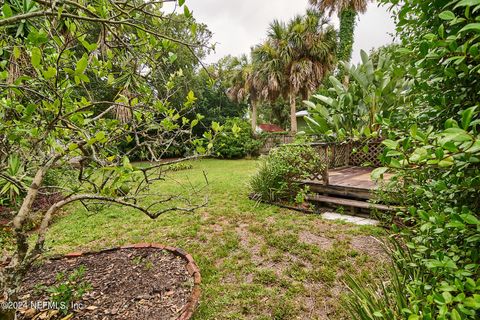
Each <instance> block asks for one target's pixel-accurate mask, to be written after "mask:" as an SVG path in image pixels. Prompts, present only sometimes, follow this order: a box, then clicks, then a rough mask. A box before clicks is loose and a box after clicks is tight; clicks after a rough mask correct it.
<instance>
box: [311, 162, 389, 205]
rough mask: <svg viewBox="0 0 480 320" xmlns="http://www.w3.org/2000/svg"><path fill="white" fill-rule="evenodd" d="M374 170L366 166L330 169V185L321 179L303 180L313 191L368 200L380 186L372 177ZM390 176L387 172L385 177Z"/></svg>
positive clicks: (386, 178)
mask: <svg viewBox="0 0 480 320" xmlns="http://www.w3.org/2000/svg"><path fill="white" fill-rule="evenodd" d="M372 171H373V169H372V168H365V167H344V168H338V169H330V170H329V171H328V177H329V184H328V185H325V184H324V183H323V182H322V181H320V180H304V181H302V182H303V183H304V184H306V185H308V186H310V190H311V191H313V192H317V193H321V194H325V195H334V196H342V197H348V198H353V199H363V200H368V199H370V198H371V193H372V191H374V190H375V189H377V188H378V185H377V183H376V182H374V181H372V179H371V177H370V175H371V173H372ZM389 177H390V175H388V174H385V177H384V178H385V180H388V179H389Z"/></svg>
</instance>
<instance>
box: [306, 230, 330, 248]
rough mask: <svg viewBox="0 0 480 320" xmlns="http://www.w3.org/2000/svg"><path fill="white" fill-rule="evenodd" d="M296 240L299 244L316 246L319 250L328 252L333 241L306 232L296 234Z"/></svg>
mask: <svg viewBox="0 0 480 320" xmlns="http://www.w3.org/2000/svg"><path fill="white" fill-rule="evenodd" d="M298 238H299V240H300V241H301V242H305V243H308V244H312V245H315V246H318V247H319V248H320V249H321V250H330V249H331V248H332V244H333V240H332V239H330V238H327V237H322V236H318V235H315V234H313V233H310V232H308V231H302V232H300V233H299V234H298Z"/></svg>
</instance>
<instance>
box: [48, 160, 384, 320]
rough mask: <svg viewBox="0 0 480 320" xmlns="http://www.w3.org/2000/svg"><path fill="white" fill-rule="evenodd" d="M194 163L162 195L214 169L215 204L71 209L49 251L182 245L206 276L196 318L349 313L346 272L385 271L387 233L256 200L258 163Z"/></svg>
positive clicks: (196, 181)
mask: <svg viewBox="0 0 480 320" xmlns="http://www.w3.org/2000/svg"><path fill="white" fill-rule="evenodd" d="M192 164H193V168H192V169H189V170H185V171H178V172H174V173H171V174H170V178H171V179H168V180H167V181H166V182H163V183H159V184H157V185H154V188H155V190H154V191H158V192H159V193H161V192H165V190H167V191H168V190H172V191H175V190H176V189H178V188H179V182H184V183H186V182H188V183H191V184H198V185H200V184H202V183H203V182H204V173H203V172H204V171H205V172H206V174H207V177H208V181H209V187H208V188H209V190H208V193H209V203H208V206H207V207H205V208H202V209H199V210H197V211H196V212H195V213H168V214H165V215H163V216H160V217H159V218H158V220H156V221H152V220H150V219H149V218H147V217H146V216H145V215H143V214H142V213H139V212H136V211H134V210H131V209H126V208H116V207H111V208H108V209H103V211H101V212H99V213H95V214H92V213H87V212H86V211H85V210H84V209H83V208H82V207H81V206H75V207H68V208H67V209H66V210H65V211H66V212H65V213H64V215H63V216H62V217H60V218H58V219H57V220H56V221H55V223H54V224H53V226H52V227H51V229H50V231H49V235H48V239H51V240H50V241H54V242H50V243H49V248H50V249H51V250H50V251H49V254H56V253H67V252H71V251H78V250H92V249H101V248H106V247H111V246H117V245H123V244H130V243H139V242H156V243H161V244H166V245H171V246H176V247H180V248H182V249H184V250H186V251H188V252H189V253H191V254H192V255H193V257H194V259H195V260H196V262H197V264H198V265H199V267H200V270H201V274H202V282H203V283H202V299H201V304H200V307H199V309H198V310H197V312H196V315H195V317H194V318H195V319H296V318H298V319H342V318H346V314H345V311H344V310H342V308H341V306H342V298H343V296H344V294H346V293H347V291H346V288H345V286H344V285H343V284H342V279H343V277H344V275H346V274H350V275H358V276H360V277H362V278H364V279H368V278H370V277H378V276H381V275H382V270H383V269H384V268H382V266H383V265H384V264H386V259H387V258H386V256H385V255H384V254H383V252H382V246H381V245H380V242H379V239H381V238H382V235H383V234H384V232H383V230H382V229H380V228H377V227H367V226H354V225H350V224H345V223H340V222H339V223H336V222H329V221H324V220H322V219H321V218H320V217H319V216H315V215H305V214H301V213H298V212H293V211H289V210H285V209H281V208H278V207H275V206H269V205H265V204H256V203H255V202H253V201H251V200H249V199H248V179H249V177H250V176H251V175H252V174H253V173H254V172H255V170H256V161H254V160H237V161H226V160H201V161H195V162H192ZM187 175H188V179H187Z"/></svg>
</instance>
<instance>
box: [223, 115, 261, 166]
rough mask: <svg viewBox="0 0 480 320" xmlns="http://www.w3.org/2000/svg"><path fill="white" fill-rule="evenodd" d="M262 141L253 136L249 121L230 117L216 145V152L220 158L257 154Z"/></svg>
mask: <svg viewBox="0 0 480 320" xmlns="http://www.w3.org/2000/svg"><path fill="white" fill-rule="evenodd" d="M261 145H262V141H260V140H257V139H255V138H254V137H253V134H252V130H251V126H250V124H249V123H248V121H245V120H242V119H239V118H230V119H228V120H227V121H226V122H225V124H224V126H223V132H222V134H220V135H219V136H218V137H217V139H216V142H215V145H214V154H216V155H217V157H219V158H225V159H239V158H244V157H246V156H252V155H256V154H257V153H258V150H259V148H260V147H261Z"/></svg>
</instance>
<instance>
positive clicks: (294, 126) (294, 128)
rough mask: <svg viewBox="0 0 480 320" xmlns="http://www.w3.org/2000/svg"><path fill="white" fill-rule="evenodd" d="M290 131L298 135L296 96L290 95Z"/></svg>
mask: <svg viewBox="0 0 480 320" xmlns="http://www.w3.org/2000/svg"><path fill="white" fill-rule="evenodd" d="M290 126H291V127H290V131H291V133H292V134H295V133H297V104H296V96H295V94H293V93H292V94H290Z"/></svg>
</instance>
